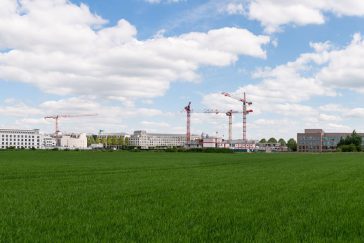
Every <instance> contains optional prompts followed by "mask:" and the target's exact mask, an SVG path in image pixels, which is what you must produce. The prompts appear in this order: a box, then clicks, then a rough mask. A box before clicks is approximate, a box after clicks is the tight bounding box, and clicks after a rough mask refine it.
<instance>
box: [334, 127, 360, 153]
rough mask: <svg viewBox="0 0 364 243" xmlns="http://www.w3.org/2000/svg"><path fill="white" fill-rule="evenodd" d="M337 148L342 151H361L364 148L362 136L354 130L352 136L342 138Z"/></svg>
mask: <svg viewBox="0 0 364 243" xmlns="http://www.w3.org/2000/svg"><path fill="white" fill-rule="evenodd" d="M337 150H339V151H342V152H360V151H361V150H362V137H361V136H359V135H358V134H357V133H356V131H355V130H354V131H353V132H352V134H351V135H350V136H347V137H346V138H345V139H344V138H341V139H340V142H339V143H338V145H337Z"/></svg>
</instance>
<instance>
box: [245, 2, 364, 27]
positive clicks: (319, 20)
mask: <svg viewBox="0 0 364 243" xmlns="http://www.w3.org/2000/svg"><path fill="white" fill-rule="evenodd" d="M326 13H332V14H334V15H336V16H360V17H362V16H364V2H363V1H361V0H346V1H342V0H306V1H301V0H250V1H249V6H248V13H247V15H248V17H249V18H250V19H253V20H257V21H259V22H260V23H261V24H262V26H263V27H264V28H265V30H266V31H267V32H276V31H279V30H280V29H281V27H282V26H283V25H287V24H292V25H297V26H302V25H308V24H323V23H325V21H326V19H327V17H326V16H325V14H326Z"/></svg>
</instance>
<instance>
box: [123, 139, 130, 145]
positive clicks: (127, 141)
mask: <svg viewBox="0 0 364 243" xmlns="http://www.w3.org/2000/svg"><path fill="white" fill-rule="evenodd" d="M124 144H125V145H126V146H129V138H128V137H126V138H125V141H124Z"/></svg>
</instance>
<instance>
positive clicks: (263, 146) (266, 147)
mask: <svg viewBox="0 0 364 243" xmlns="http://www.w3.org/2000/svg"><path fill="white" fill-rule="evenodd" d="M256 150H257V151H260V152H288V147H287V146H286V145H281V144H280V143H258V144H257V146H256Z"/></svg>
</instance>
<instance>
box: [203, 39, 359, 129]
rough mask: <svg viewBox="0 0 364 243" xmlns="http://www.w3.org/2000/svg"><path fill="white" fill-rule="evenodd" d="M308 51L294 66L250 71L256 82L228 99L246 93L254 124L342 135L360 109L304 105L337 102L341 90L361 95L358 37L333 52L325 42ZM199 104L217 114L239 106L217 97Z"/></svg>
mask: <svg viewBox="0 0 364 243" xmlns="http://www.w3.org/2000/svg"><path fill="white" fill-rule="evenodd" d="M310 46H311V47H312V48H313V52H310V53H303V54H301V55H300V56H299V57H298V58H297V59H296V60H294V61H290V62H287V63H285V64H281V65H278V66H276V67H265V68H261V69H258V70H256V71H254V72H253V73H252V77H253V78H254V79H256V80H257V81H258V82H257V83H254V84H247V85H244V86H242V87H240V88H238V89H237V90H235V91H234V92H232V94H234V95H235V96H240V97H242V95H243V92H246V93H247V95H248V99H250V100H252V101H253V103H254V104H253V109H254V113H253V117H254V116H257V117H258V119H263V118H259V117H262V116H263V117H264V120H272V119H267V118H266V117H281V118H283V119H289V120H292V119H295V120H296V125H295V126H293V127H292V128H295V129H296V132H297V131H298V130H299V128H302V127H306V128H307V127H322V128H327V129H328V130H329V131H338V130H340V129H343V130H345V131H346V130H348V128H349V126H348V125H347V124H345V123H352V122H354V120H353V119H354V118H363V117H364V109H363V108H362V107H344V106H342V105H338V104H330V103H329V104H326V105H321V106H318V107H316V106H313V105H312V104H311V105H310V103H309V102H310V101H311V100H312V98H314V97H323V96H327V97H337V96H338V95H339V92H340V91H342V90H346V91H348V92H358V93H359V94H360V93H363V92H364V70H363V69H362V67H364V59H363V56H364V41H363V39H362V37H361V35H360V34H355V35H354V36H353V39H352V41H351V42H350V43H349V44H348V45H346V46H344V47H341V48H335V47H334V46H333V45H332V44H331V43H330V42H323V43H310ZM203 103H204V104H205V105H206V106H210V107H211V108H216V107H217V108H219V109H231V108H233V109H239V108H240V106H241V104H239V102H235V101H233V100H227V98H226V97H223V96H222V95H221V94H219V93H212V94H208V95H206V96H205V97H204V99H203ZM358 106H359V105H358ZM240 109H241V108H240ZM273 120H274V119H273ZM278 120H282V119H278ZM340 123H343V124H340ZM262 126H264V125H259V123H257V124H255V128H258V127H259V128H261V129H262V128H263V127H262ZM253 128H254V127H253ZM359 128H360V127H359ZM256 134H260V131H256Z"/></svg>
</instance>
